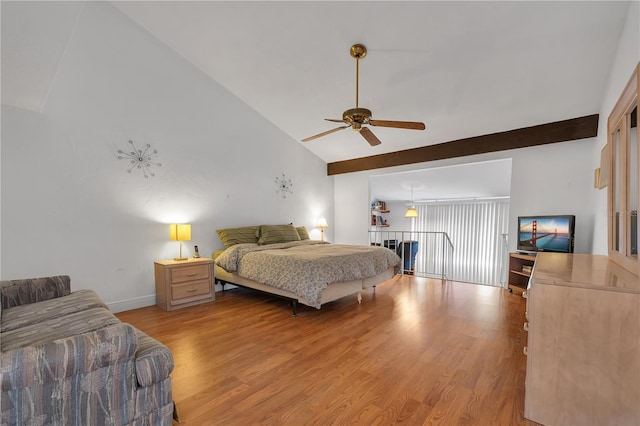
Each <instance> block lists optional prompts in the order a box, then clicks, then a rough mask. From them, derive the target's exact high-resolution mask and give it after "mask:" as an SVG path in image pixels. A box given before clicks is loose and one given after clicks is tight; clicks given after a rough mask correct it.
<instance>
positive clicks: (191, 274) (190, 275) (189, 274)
mask: <svg viewBox="0 0 640 426" xmlns="http://www.w3.org/2000/svg"><path fill="white" fill-rule="evenodd" d="M196 275H198V273H197V272H190V273H188V274H187V276H188V277H195V276H196Z"/></svg>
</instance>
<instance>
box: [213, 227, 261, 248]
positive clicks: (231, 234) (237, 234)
mask: <svg viewBox="0 0 640 426" xmlns="http://www.w3.org/2000/svg"><path fill="white" fill-rule="evenodd" d="M258 228H259V227H258V226H243V227H241V228H226V229H217V230H216V232H217V233H218V237H220V241H222V244H224V245H225V247H231V246H232V245H235V244H244V243H257V242H258V237H257V236H256V234H257V232H258Z"/></svg>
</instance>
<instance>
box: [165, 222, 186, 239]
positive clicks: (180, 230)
mask: <svg viewBox="0 0 640 426" xmlns="http://www.w3.org/2000/svg"><path fill="white" fill-rule="evenodd" d="M169 238H170V239H171V241H190V240H191V225H189V224H171V225H169Z"/></svg>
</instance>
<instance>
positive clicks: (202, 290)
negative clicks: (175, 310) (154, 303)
mask: <svg viewBox="0 0 640 426" xmlns="http://www.w3.org/2000/svg"><path fill="white" fill-rule="evenodd" d="M202 295H204V296H205V297H210V296H211V288H210V283H209V281H197V282H192V283H188V284H179V285H172V286H171V300H174V301H179V300H180V299H191V298H193V297H196V296H202Z"/></svg>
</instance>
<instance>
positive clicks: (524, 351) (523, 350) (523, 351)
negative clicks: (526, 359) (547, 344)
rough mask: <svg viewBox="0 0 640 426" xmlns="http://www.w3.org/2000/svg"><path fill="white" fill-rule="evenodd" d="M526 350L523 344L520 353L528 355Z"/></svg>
mask: <svg viewBox="0 0 640 426" xmlns="http://www.w3.org/2000/svg"><path fill="white" fill-rule="evenodd" d="M527 352H528V350H527V347H526V346H525V347H524V348H522V353H524V354H525V355H529V354H528V353H527Z"/></svg>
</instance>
